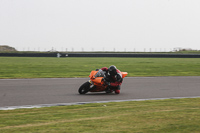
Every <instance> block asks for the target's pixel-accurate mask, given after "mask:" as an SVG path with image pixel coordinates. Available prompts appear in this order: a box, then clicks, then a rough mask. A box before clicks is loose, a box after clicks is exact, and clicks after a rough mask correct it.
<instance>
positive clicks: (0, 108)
mask: <svg viewBox="0 0 200 133" xmlns="http://www.w3.org/2000/svg"><path fill="white" fill-rule="evenodd" d="M181 98H200V96H192V97H170V98H149V99H127V100H109V101H92V102H75V103H54V104H38V105H24V106H6V107H0V110H14V109H30V108H42V107H52V106H69V105H82V104H89V103H108V102H125V101H146V100H164V99H181Z"/></svg>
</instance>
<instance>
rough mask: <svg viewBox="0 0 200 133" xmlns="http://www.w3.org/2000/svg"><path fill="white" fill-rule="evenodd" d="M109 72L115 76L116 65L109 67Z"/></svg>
mask: <svg viewBox="0 0 200 133" xmlns="http://www.w3.org/2000/svg"><path fill="white" fill-rule="evenodd" d="M108 72H109V74H110V75H111V76H114V75H116V74H117V68H116V66H114V65H112V66H110V67H109V68H108Z"/></svg>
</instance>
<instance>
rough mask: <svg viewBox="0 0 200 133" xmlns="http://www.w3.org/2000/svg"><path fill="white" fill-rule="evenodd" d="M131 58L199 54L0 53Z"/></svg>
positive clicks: (32, 55)
mask: <svg viewBox="0 0 200 133" xmlns="http://www.w3.org/2000/svg"><path fill="white" fill-rule="evenodd" d="M58 54H59V55H60V56H59V57H133V58H200V54H171V53H169V54H155V53H152V54H149V53H147V54H145V53H141V54H138V53H135V54H134V53H0V56H7V57H58Z"/></svg>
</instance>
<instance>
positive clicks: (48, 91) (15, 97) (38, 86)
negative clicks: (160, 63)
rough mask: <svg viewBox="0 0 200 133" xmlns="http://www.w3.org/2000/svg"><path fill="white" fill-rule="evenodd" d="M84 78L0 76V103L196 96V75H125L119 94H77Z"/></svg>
mask: <svg viewBox="0 0 200 133" xmlns="http://www.w3.org/2000/svg"><path fill="white" fill-rule="evenodd" d="M87 80H89V78H50V79H0V107H6V106H21V105H38V104H53V103H74V102H92V101H110V100H127V99H150V98H170V97H195V96H200V76H194V77H126V78H125V79H124V82H123V84H122V87H121V93H120V94H119V95H116V94H114V93H113V94H106V93H88V94H86V95H80V94H79V93H78V88H79V86H80V85H81V84H83V83H84V82H86V81H87Z"/></svg>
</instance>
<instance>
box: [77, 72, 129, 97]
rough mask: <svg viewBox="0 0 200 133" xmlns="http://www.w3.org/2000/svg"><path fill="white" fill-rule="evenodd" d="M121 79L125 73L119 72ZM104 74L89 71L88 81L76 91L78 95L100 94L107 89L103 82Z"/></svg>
mask: <svg viewBox="0 0 200 133" xmlns="http://www.w3.org/2000/svg"><path fill="white" fill-rule="evenodd" d="M121 73H122V78H124V77H126V75H127V74H128V73H127V72H121ZM105 76H106V72H105V71H102V70H101V69H99V70H97V71H91V73H90V75H89V77H90V80H89V81H87V82H85V83H84V84H82V85H81V86H80V88H79V90H78V92H79V93H80V94H86V93H88V92H102V91H105V92H106V89H107V87H108V83H107V82H106V81H105V80H104V78H105ZM113 91H114V90H113Z"/></svg>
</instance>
